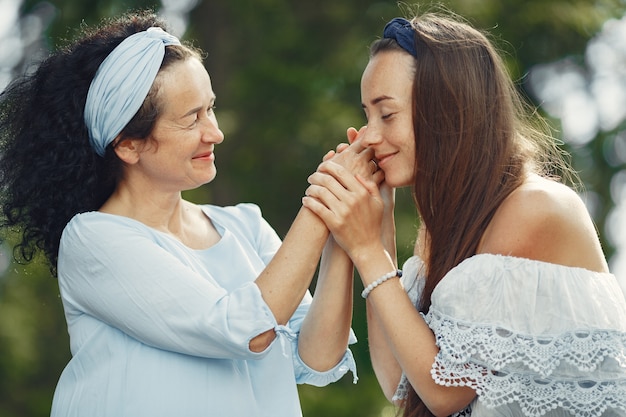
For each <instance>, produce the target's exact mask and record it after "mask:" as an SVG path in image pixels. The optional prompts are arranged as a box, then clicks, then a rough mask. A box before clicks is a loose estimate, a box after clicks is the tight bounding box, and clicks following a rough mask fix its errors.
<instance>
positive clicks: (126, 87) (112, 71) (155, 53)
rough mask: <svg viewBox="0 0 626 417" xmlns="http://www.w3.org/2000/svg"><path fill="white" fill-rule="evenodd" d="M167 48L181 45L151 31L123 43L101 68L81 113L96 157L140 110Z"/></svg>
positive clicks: (139, 33) (167, 35) (160, 31)
mask: <svg viewBox="0 0 626 417" xmlns="http://www.w3.org/2000/svg"><path fill="white" fill-rule="evenodd" d="M168 45H180V41H179V40H178V38H176V37H175V36H173V35H170V34H169V33H167V32H165V31H164V30H163V29H161V28H159V27H152V28H149V29H148V30H146V31H144V32H138V33H135V34H133V35H131V36H129V37H128V38H126V39H124V40H123V41H122V42H121V43H120V44H119V45H118V46H117V47H116V48H115V49H114V50H113V51H112V52H111V53H110V54H109V56H107V57H106V59H105V60H104V61H103V62H102V64H100V67H99V68H98V71H97V72H96V75H95V76H94V79H93V80H92V81H91V85H90V86H89V92H88V93H87V102H86V103H85V111H84V119H85V124H86V125H87V130H88V131H89V141H90V143H91V147H92V148H93V149H94V151H96V153H97V154H98V155H100V156H104V152H105V149H106V147H107V146H108V145H109V144H110V143H111V142H113V140H114V139H115V138H116V137H117V135H119V134H120V132H121V131H122V129H124V127H125V126H126V125H127V124H128V122H130V120H131V119H132V118H133V116H134V115H135V113H137V111H138V110H139V109H140V108H141V105H142V104H143V101H144V100H145V98H146V97H147V96H148V93H149V92H150V88H151V87H152V84H153V83H154V80H155V78H156V76H157V73H158V72H159V68H160V67H161V63H162V62H163V57H164V56H165V47H166V46H168Z"/></svg>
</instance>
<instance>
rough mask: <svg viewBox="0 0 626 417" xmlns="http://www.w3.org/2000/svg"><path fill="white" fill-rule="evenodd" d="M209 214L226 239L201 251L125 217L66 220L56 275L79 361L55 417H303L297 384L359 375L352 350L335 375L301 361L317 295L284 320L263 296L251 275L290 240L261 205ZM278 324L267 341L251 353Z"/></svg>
mask: <svg viewBox="0 0 626 417" xmlns="http://www.w3.org/2000/svg"><path fill="white" fill-rule="evenodd" d="M202 209H203V211H204V212H205V214H206V215H207V217H208V218H209V219H211V221H212V222H213V224H214V226H215V227H216V229H217V231H218V232H219V234H220V235H221V240H220V241H219V242H218V243H217V244H215V245H214V246H212V247H210V248H208V249H204V250H193V249H190V248H188V247H186V246H185V245H183V244H182V243H180V242H179V241H178V240H176V239H174V238H172V237H171V236H169V235H167V234H164V233H161V232H159V231H157V230H154V229H152V228H149V227H147V226H145V225H144V224H142V223H140V222H137V221H135V220H132V219H129V218H126V217H121V216H115V215H110V214H104V213H99V212H89V213H83V214H79V215H77V216H75V217H74V218H73V219H72V220H71V221H70V222H69V223H68V225H67V226H66V228H65V230H64V232H63V236H62V238H61V245H60V251H59V262H58V277H59V288H60V293H61V298H62V301H63V306H64V309H65V316H66V320H67V325H68V331H69V335H70V348H71V352H72V359H71V360H70V362H69V363H68V365H67V367H66V368H65V369H64V371H63V373H62V375H61V377H60V380H59V382H58V385H57V388H56V390H55V394H54V400H53V404H52V416H53V417H139V416H150V417H156V416H163V417H166V416H167V417H173V416H181V417H201V416H203V417H209V416H216V417H228V416H232V417H237V416H241V417H244V416H245V417H255V416H258V417H283V416H284V417H294V416H301V415H302V412H301V410H300V402H299V399H298V392H297V387H296V383H308V384H312V385H317V386H323V385H326V384H328V383H330V382H333V381H336V380H338V379H339V378H341V377H342V376H343V375H344V374H345V373H347V371H348V370H351V371H352V373H353V375H354V376H355V381H356V373H355V372H356V366H355V363H354V359H353V357H352V354H351V352H350V350H349V349H346V353H345V355H344V357H343V359H342V360H341V361H340V362H339V363H338V364H337V365H336V366H335V367H334V368H333V369H331V370H329V371H327V372H317V371H315V370H312V369H311V368H309V367H308V366H307V365H306V364H304V363H303V362H302V360H301V359H300V358H299V356H298V353H297V344H298V334H299V329H300V326H301V324H302V320H303V318H304V316H305V314H306V312H307V310H308V308H309V305H310V303H311V298H312V297H311V295H310V293H308V292H307V294H306V295H305V297H304V298H303V300H302V302H301V304H300V306H299V307H298V309H297V311H296V312H295V313H294V315H293V317H292V318H291V320H290V321H289V323H288V324H287V325H286V326H279V325H278V324H277V322H276V320H275V319H274V317H273V315H272V313H271V311H270V309H269V307H268V306H267V304H266V303H265V302H264V301H263V298H262V296H261V292H260V291H259V288H258V287H257V286H256V284H254V282H253V281H254V280H255V279H256V278H257V277H258V275H259V273H260V272H261V271H262V270H263V269H264V268H265V266H266V265H267V263H268V262H269V261H270V260H271V258H272V256H273V255H274V254H275V253H276V251H277V250H278V248H279V246H280V244H281V241H280V239H279V237H278V236H277V234H276V233H275V232H274V230H273V229H272V228H271V227H270V226H269V224H268V223H267V222H266V221H265V220H264V219H263V218H262V216H261V212H260V210H259V208H258V207H257V206H256V205H253V204H239V205H237V206H233V207H217V206H208V205H207V206H202ZM269 329H275V330H276V332H277V338H276V339H275V340H274V341H273V342H272V344H271V345H270V347H268V348H267V349H266V350H265V351H263V352H260V353H255V352H252V351H250V350H249V348H248V343H249V341H250V340H251V339H252V338H253V337H254V336H256V335H258V334H259V333H262V332H264V331H266V330H269ZM354 342H356V339H355V337H354V334H351V337H350V343H354Z"/></svg>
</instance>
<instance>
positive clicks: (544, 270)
mask: <svg viewBox="0 0 626 417" xmlns="http://www.w3.org/2000/svg"><path fill="white" fill-rule="evenodd" d="M423 267H424V265H423V263H422V261H421V260H420V259H419V258H418V257H411V258H409V259H408V260H407V261H406V263H405V264H404V272H405V274H404V275H403V278H402V279H403V285H404V287H405V289H406V290H407V292H408V295H409V297H410V298H411V300H412V301H413V302H414V303H417V300H418V299H419V297H420V294H421V291H422V290H423V287H424V279H423V278H424V276H423ZM424 320H425V321H426V323H428V325H429V327H430V328H431V330H432V331H433V333H434V334H435V337H436V340H437V345H438V347H439V353H438V355H437V356H436V358H435V362H434V363H433V366H432V370H431V374H432V377H433V379H434V380H435V382H436V383H438V384H440V385H448V386H469V387H472V388H473V389H474V390H476V393H477V397H476V399H475V400H474V401H473V402H472V404H471V405H470V407H469V408H468V409H466V410H463V411H461V412H460V413H458V414H456V415H457V416H461V415H462V416H472V417H571V416H577V417H601V416H602V417H626V300H625V298H624V293H623V290H622V288H620V283H619V282H618V280H617V279H616V277H615V276H614V275H612V274H608V273H598V272H593V271H589V270H586V269H582V268H575V267H567V266H563V265H556V264H552V263H547V262H540V261H535V260H530V259H524V258H517V257H512V256H502V255H492V254H479V255H475V256H472V257H470V258H468V259H466V260H465V261H463V262H461V263H460V264H459V265H457V266H456V267H455V268H453V269H452V270H451V271H450V272H448V274H447V275H446V276H445V277H444V278H443V279H442V280H441V281H440V282H439V284H438V285H437V286H436V287H435V290H434V291H433V294H432V296H431V307H430V309H429V311H428V314H426V315H425V316H424ZM408 389H410V386H409V383H408V381H407V379H406V377H405V376H402V379H401V382H400V385H399V387H398V390H397V391H396V394H395V396H394V399H396V400H397V399H401V398H403V397H404V396H405V395H406V393H407V390H408Z"/></svg>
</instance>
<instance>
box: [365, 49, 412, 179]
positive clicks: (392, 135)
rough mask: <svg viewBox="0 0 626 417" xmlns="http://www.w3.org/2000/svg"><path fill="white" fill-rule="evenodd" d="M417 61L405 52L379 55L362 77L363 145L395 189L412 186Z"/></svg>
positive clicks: (371, 61)
mask: <svg viewBox="0 0 626 417" xmlns="http://www.w3.org/2000/svg"><path fill="white" fill-rule="evenodd" d="M414 66H415V60H414V58H413V57H412V56H411V55H409V54H408V53H405V52H402V51H385V52H379V53H378V54H376V55H375V56H374V57H372V58H371V59H370V61H369V63H368V64H367V67H366V68H365V71H364V72H363V76H362V78H361V100H362V105H363V109H364V110H365V115H366V117H367V129H366V130H365V132H364V133H363V136H362V138H363V139H362V143H363V145H365V146H367V147H370V148H372V149H373V150H374V154H375V158H376V161H377V163H378V166H379V167H380V169H382V170H383V171H384V172H385V182H387V184H388V185H390V186H392V187H396V188H397V187H405V186H408V185H411V184H413V177H414V172H415V133H414V131H413V106H412V104H413V92H412V90H413V72H414Z"/></svg>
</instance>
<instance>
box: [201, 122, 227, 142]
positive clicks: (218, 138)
mask: <svg viewBox="0 0 626 417" xmlns="http://www.w3.org/2000/svg"><path fill="white" fill-rule="evenodd" d="M202 141H203V142H207V143H222V142H223V141H224V132H222V131H221V130H220V128H219V125H218V124H217V119H216V118H215V117H207V118H206V119H205V120H202Z"/></svg>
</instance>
